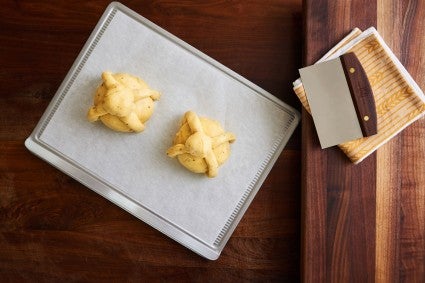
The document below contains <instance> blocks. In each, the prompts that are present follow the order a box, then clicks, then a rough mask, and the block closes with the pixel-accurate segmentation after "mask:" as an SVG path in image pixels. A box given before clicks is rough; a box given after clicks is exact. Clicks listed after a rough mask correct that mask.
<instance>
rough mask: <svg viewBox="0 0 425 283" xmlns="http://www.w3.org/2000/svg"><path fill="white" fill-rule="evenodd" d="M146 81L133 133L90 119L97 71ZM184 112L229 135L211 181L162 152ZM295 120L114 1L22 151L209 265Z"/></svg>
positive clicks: (223, 69)
mask: <svg viewBox="0 0 425 283" xmlns="http://www.w3.org/2000/svg"><path fill="white" fill-rule="evenodd" d="M105 70H110V71H112V72H126V73H130V74H133V75H136V76H139V77H141V78H143V79H144V80H145V81H146V82H147V83H148V84H149V85H150V87H151V88H153V89H155V90H158V91H160V92H161V93H162V96H161V98H160V100H159V101H157V102H156V105H155V107H156V109H155V112H154V114H153V116H152V117H151V119H150V120H149V121H148V122H147V125H146V126H147V127H146V130H145V131H144V132H143V133H139V134H126V133H116V132H113V131H111V130H109V129H108V128H106V127H105V126H103V125H102V124H101V123H100V122H97V123H89V122H88V121H87V120H86V113H87V110H88V109H89V107H90V106H91V105H92V103H93V93H94V91H95V89H96V87H97V86H98V85H99V83H100V74H101V73H102V71H105ZM187 110H193V111H195V112H196V113H198V114H199V115H200V116H206V117H209V118H213V119H215V120H218V121H220V122H221V124H222V125H223V127H224V129H225V130H227V131H231V132H233V133H235V135H236V137H237V140H236V142H235V143H234V144H232V145H231V151H232V152H231V156H230V158H229V159H228V160H227V162H226V163H225V164H224V165H223V166H221V167H220V168H219V174H218V176H217V177H216V178H213V179H211V178H207V177H205V176H204V175H197V174H193V173H191V172H188V171H187V170H186V169H184V168H183V167H182V166H181V165H180V164H179V163H178V162H177V160H176V159H171V158H169V157H167V155H166V154H165V152H166V150H167V149H168V148H169V147H170V146H171V143H172V139H173V137H174V134H175V133H176V131H177V130H178V125H179V120H180V119H181V117H182V115H183V114H184V113H185V112H186V111H187ZM298 121H299V114H298V113H297V112H296V111H295V110H294V109H293V108H291V107H289V106H288V105H286V104H284V103H283V102H281V101H280V100H278V99H276V98H275V97H274V96H272V95H270V94H269V93H267V92H266V91H264V90H262V89H261V88H259V87H258V86H255V85H254V84H252V83H250V82H248V81H247V80H245V79H244V78H242V77H241V76H239V75H237V74H236V73H234V72H232V71H231V70H229V69H227V68H226V67H224V66H223V65H221V64H219V63H218V62H216V61H214V60H213V59H211V58H209V57H208V56H206V55H205V54H202V53H201V52H199V51H198V50H196V49H194V48H193V47H191V46H190V45H188V44H186V43H184V42H183V41H181V40H179V39H178V38H176V37H174V36H173V35H171V34H169V33H168V32H166V31H164V30H163V29H161V28H159V27H158V26H156V25H154V24H153V23H151V22H149V21H148V20H146V19H144V18H143V17H141V16H140V15H138V14H136V13H135V12H133V11H131V10H129V9H128V8H126V7H125V6H123V5H121V4H119V3H116V2H114V3H111V4H110V5H109V6H108V8H107V9H106V11H105V13H104V15H103V16H102V18H101V19H100V21H99V23H98V25H97V26H96V28H95V30H94V31H93V33H92V35H91V36H90V38H89V40H88V41H87V43H86V45H85V46H84V48H83V50H82V51H81V53H80V55H79V57H78V58H77V60H76V61H75V63H74V65H73V67H72V68H71V70H70V72H69V73H68V75H67V77H66V78H65V80H64V82H63V83H62V85H61V87H60V89H59V90H58V92H57V93H56V95H55V97H54V99H53V100H52V103H51V104H50V105H49V108H48V109H47V110H46V112H45V114H44V115H43V117H42V118H41V120H40V122H39V124H38V125H37V127H36V129H35V130H34V132H33V133H32V135H31V137H29V139H28V140H27V142H26V145H27V147H28V148H29V149H30V150H31V151H33V152H34V153H36V154H37V155H39V156H40V157H41V158H43V159H45V160H47V161H48V162H50V163H52V164H53V165H54V166H56V167H58V168H59V169H61V170H62V171H64V172H65V173H67V174H69V175H71V176H72V177H74V178H75V179H77V180H79V181H80V182H82V183H83V184H85V185H87V186H88V187H89V188H91V189H93V190H94V191H96V192H98V193H99V194H101V195H102V196H104V197H106V198H108V199H109V200H111V201H112V202H114V203H116V204H117V205H119V206H121V207H122V208H124V209H126V210H127V211H129V212H130V213H132V214H134V215H135V216H137V217H139V218H140V219H142V220H144V221H145V222H147V223H148V224H150V225H152V226H153V227H155V228H157V229H159V230H161V231H162V232H163V233H165V234H167V235H168V236H170V237H172V238H174V239H175V240H177V241H179V242H180V243H182V244H183V245H185V246H187V247H189V248H191V249H192V250H194V251H195V252H197V253H199V254H201V255H203V256H205V257H207V258H210V259H215V258H217V257H218V256H219V254H220V252H221V250H222V249H223V247H224V245H225V243H226V242H227V240H228V238H229V237H230V235H231V233H232V231H233V230H234V228H235V227H236V225H237V223H238V222H239V220H240V218H241V217H242V215H243V213H244V211H245V210H246V209H247V207H248V205H249V203H250V202H251V200H252V198H253V197H254V195H255V193H256V192H257V191H258V189H259V188H260V187H261V184H262V182H263V181H264V179H265V177H266V176H267V174H268V172H269V171H270V169H271V167H272V165H273V163H274V162H275V160H276V159H277V157H278V156H279V154H280V152H281V151H282V149H283V147H284V145H285V144H286V142H287V140H288V139H289V137H290V135H291V134H292V132H293V130H294V129H295V127H296V125H297V124H298Z"/></svg>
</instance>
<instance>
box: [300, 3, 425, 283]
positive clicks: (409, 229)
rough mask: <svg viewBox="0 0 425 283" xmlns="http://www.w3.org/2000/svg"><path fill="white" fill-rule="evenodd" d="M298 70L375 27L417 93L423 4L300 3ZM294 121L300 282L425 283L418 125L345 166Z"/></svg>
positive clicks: (423, 145)
mask: <svg viewBox="0 0 425 283" xmlns="http://www.w3.org/2000/svg"><path fill="white" fill-rule="evenodd" d="M304 13H305V26H304V27H305V34H304V36H305V37H304V38H305V43H306V48H305V56H304V59H305V64H307V65H308V64H312V63H314V62H315V61H316V60H318V59H319V58H320V57H321V56H322V55H324V54H325V53H326V51H327V50H329V49H330V48H331V47H333V46H334V45H335V44H336V43H337V42H338V41H339V40H341V39H342V38H343V37H344V36H345V35H347V34H348V33H349V32H350V31H351V30H352V29H353V28H355V27H359V28H360V29H365V28H368V27H369V26H375V27H377V29H378V31H379V32H380V33H381V35H382V36H383V38H384V40H385V41H386V42H387V43H388V44H389V46H390V48H392V50H393V51H394V53H395V55H396V56H397V57H398V58H399V59H400V60H401V62H402V64H404V65H405V67H406V68H407V70H408V71H409V72H410V73H411V75H412V77H413V78H414V79H415V80H416V81H417V82H418V84H419V86H420V87H421V88H422V89H424V87H425V84H424V81H425V80H424V79H425V67H424V66H425V51H424V48H423V46H424V43H425V29H423V26H424V23H425V22H424V20H423V17H424V16H425V1H423V0H419V1H396V0H393V1H392V0H389V1H381V0H377V1H366V0H356V1H343V0H337V1H326V0H305V1H304ZM302 116H303V120H302V160H303V163H302V164H303V165H302V192H303V194H302V195H303V201H302V203H303V206H302V268H301V270H302V276H303V279H304V280H305V281H306V282H373V281H377V282H424V281H425V270H424V267H425V179H424V172H425V136H424V129H425V120H424V119H423V118H422V119H421V120H419V121H417V122H415V123H414V124H412V125H411V126H410V127H408V128H407V129H406V130H404V131H403V132H402V133H401V134H399V135H397V136H396V137H395V138H393V139H392V140H391V141H390V142H389V143H387V144H386V145H384V146H382V147H381V148H380V149H379V150H378V151H377V152H376V153H374V154H373V155H372V156H370V157H368V158H367V159H366V160H364V161H362V162H361V163H360V164H359V165H352V164H351V163H350V162H349V161H348V158H347V157H345V156H344V154H343V153H342V151H340V150H339V149H338V148H336V147H334V148H330V149H327V150H321V149H320V146H319V142H318V139H317V135H316V133H315V130H314V126H313V122H312V120H311V117H310V116H309V114H308V113H307V112H305V111H303V115H302Z"/></svg>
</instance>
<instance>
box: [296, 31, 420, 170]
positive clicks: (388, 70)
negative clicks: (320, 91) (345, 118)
mask: <svg viewBox="0 0 425 283" xmlns="http://www.w3.org/2000/svg"><path fill="white" fill-rule="evenodd" d="M347 52H354V53H355V54H356V55H357V57H358V59H359V61H360V63H361V64H362V66H363V68H364V70H365V72H366V75H367V77H368V79H369V82H370V85H371V87H372V91H373V95H374V98H375V104H376V112H377V118H378V121H377V124H378V134H376V135H374V136H370V137H364V138H360V139H356V140H353V141H349V142H345V143H342V144H339V145H338V146H339V147H340V148H341V149H342V150H343V151H344V153H345V154H346V155H347V156H348V158H350V160H351V161H352V162H353V163H359V162H361V161H362V160H363V159H365V158H366V157H367V156H369V155H370V154H371V153H373V152H374V151H375V150H376V149H378V148H379V147H380V146H381V145H383V144H384V143H386V142H387V141H388V140H390V139H391V138H392V137H394V136H395V135H397V134H398V133H399V132H401V131H402V130H403V129H404V128H406V127H407V126H408V125H410V124H411V123H413V122H414V121H416V120H417V119H419V118H421V117H422V116H423V115H424V114H425V95H424V93H423V92H422V90H421V89H420V88H419V86H418V85H417V84H416V82H415V81H414V80H413V78H412V77H411V76H410V74H409V73H408V72H407V71H406V69H405V68H404V66H403V65H402V64H401V63H400V61H399V60H398V59H397V58H396V57H395V55H394V53H393V52H392V51H391V49H390V48H389V47H388V46H387V45H386V43H385V42H384V40H383V39H382V37H381V36H380V35H379V33H378V32H377V31H376V29H375V28H373V27H371V28H369V29H367V30H365V31H364V32H361V31H360V30H359V29H358V28H356V29H354V30H353V31H352V32H351V33H350V34H349V35H347V36H346V37H345V38H344V39H343V40H342V41H341V42H339V43H338V44H337V45H336V46H335V47H334V48H332V49H331V50H330V51H329V52H328V53H327V54H326V55H325V56H323V57H322V58H321V59H320V60H319V61H318V62H317V63H319V62H323V61H326V60H330V59H334V58H337V57H338V56H340V55H342V54H344V53H347ZM294 91H295V94H296V95H297V96H298V98H299V99H300V101H301V103H302V104H303V106H304V107H305V109H306V110H307V112H309V113H310V114H311V112H310V107H309V105H308V101H307V97H306V95H305V92H304V88H303V86H302V82H301V80H300V79H298V80H296V81H295V82H294Z"/></svg>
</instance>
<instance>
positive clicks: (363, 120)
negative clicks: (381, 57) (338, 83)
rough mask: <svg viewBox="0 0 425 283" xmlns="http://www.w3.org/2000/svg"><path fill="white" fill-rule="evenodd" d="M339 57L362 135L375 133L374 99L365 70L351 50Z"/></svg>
mask: <svg viewBox="0 0 425 283" xmlns="http://www.w3.org/2000/svg"><path fill="white" fill-rule="evenodd" d="M340 59H341V63H342V66H343V69H344V73H345V77H346V79H347V83H348V86H349V88H350V93H351V98H352V99H353V103H354V107H355V109H356V113H357V118H358V120H359V123H360V128H361V129H362V133H363V136H364V137H367V136H372V135H375V134H376V133H377V132H378V129H377V117H376V107H375V99H374V97H373V92H372V88H371V86H370V83H369V80H368V78H367V76H366V72H365V71H364V69H363V67H362V64H361V63H360V61H359V59H358V58H357V56H356V55H355V54H354V53H353V52H350V53H346V54H344V55H342V56H341V57H340Z"/></svg>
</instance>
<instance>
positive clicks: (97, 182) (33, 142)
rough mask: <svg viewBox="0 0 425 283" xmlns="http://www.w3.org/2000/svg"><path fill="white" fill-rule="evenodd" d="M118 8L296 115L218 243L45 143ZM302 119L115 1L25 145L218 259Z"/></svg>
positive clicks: (165, 231)
mask: <svg viewBox="0 0 425 283" xmlns="http://www.w3.org/2000/svg"><path fill="white" fill-rule="evenodd" d="M117 10H119V11H121V12H123V13H125V14H127V15H128V16H130V17H132V18H134V19H136V20H137V21H139V22H141V23H143V24H145V25H147V26H149V27H150V28H152V29H153V30H155V31H156V32H158V33H160V34H162V35H163V36H166V37H168V38H170V39H171V40H172V41H174V42H175V43H176V44H179V45H181V46H182V47H184V48H185V49H187V50H189V51H190V52H192V53H193V54H195V55H196V56H199V57H201V58H202V59H204V60H205V61H207V62H208V63H209V64H211V65H213V66H214V67H216V68H218V69H220V70H222V71H223V72H225V73H227V74H228V75H230V76H231V77H233V78H234V79H236V80H237V81H239V82H241V83H243V84H245V85H247V86H249V87H250V88H252V89H254V90H256V92H257V93H258V94H260V95H262V96H264V97H266V98H268V99H270V100H271V101H273V102H274V103H277V104H278V105H279V106H280V107H283V108H284V109H285V110H286V111H287V112H288V113H290V114H291V115H292V118H293V119H292V120H291V122H290V123H289V124H288V125H287V127H286V129H283V130H284V131H285V135H284V136H283V137H282V140H281V142H280V144H279V146H278V147H277V148H276V150H275V152H274V154H273V156H272V157H271V158H270V160H269V161H268V166H266V167H265V168H264V170H263V171H262V172H261V175H260V176H259V178H258V179H257V182H256V185H255V186H254V187H253V188H252V190H250V191H249V192H248V194H247V196H246V198H245V200H244V202H243V204H242V206H241V207H239V209H238V210H237V215H236V216H234V217H233V220H232V222H231V225H230V226H229V227H228V228H227V229H226V230H225V235H224V236H223V237H222V239H221V241H220V242H219V243H218V244H217V245H215V244H214V245H210V244H207V243H205V242H204V241H202V240H201V239H199V238H196V237H194V236H193V235H191V234H189V233H188V232H186V231H184V230H183V229H181V228H179V227H177V226H175V225H174V224H173V223H171V222H170V221H168V220H167V219H165V218H163V217H161V216H160V215H158V214H156V213H155V212H153V211H151V210H149V209H147V208H146V207H144V206H143V205H141V204H140V203H138V202H137V201H135V200H133V199H131V198H130V197H128V196H126V195H124V194H122V193H120V192H119V191H117V190H115V189H114V188H113V186H112V185H110V184H108V183H107V182H105V181H104V180H102V178H101V177H99V176H96V175H95V174H93V173H91V172H89V171H87V170H86V169H83V168H82V167H80V166H78V164H77V163H76V162H74V161H73V160H70V159H69V158H67V157H66V156H64V155H63V154H61V153H60V152H58V151H56V150H55V149H53V148H51V147H49V146H48V145H47V144H45V143H43V142H42V141H41V140H40V139H39V136H40V135H41V133H42V131H43V130H44V129H43V128H44V127H45V126H46V123H45V121H46V120H48V119H49V117H51V116H52V115H53V114H54V112H55V111H56V109H57V107H58V105H59V104H60V103H61V100H62V99H63V97H64V96H65V95H66V94H65V95H63V93H64V92H66V89H67V88H69V86H70V85H71V84H72V83H73V80H74V79H75V77H76V74H78V72H79V71H80V69H79V68H80V66H81V64H82V63H84V62H83V61H84V60H86V59H87V58H86V57H87V53H88V52H91V51H90V49H91V48H92V46H93V43H94V42H95V41H96V40H98V37H99V36H101V33H102V32H103V31H102V29H106V28H107V21H108V20H110V14H111V13H115V12H116V11H117ZM105 24H106V26H105ZM299 121H300V114H299V112H298V111H297V110H295V109H294V108H292V107H291V106H289V105H286V104H285V103H283V102H282V101H280V100H279V99H277V98H276V97H274V96H273V95H271V94H269V93H268V92H266V91H265V90H263V89H261V88H260V87H258V86H256V85H254V84H253V83H251V82H249V81H248V80H246V79H245V78H243V77H242V76H240V75H238V74H237V73H235V72H233V71H232V70H230V69H229V68H227V67H225V66H224V65H222V64H221V63H219V62H217V61H215V60H214V59H212V58H210V57H208V56H207V55H205V54H203V53H202V52H200V51H199V50H197V49H195V48H194V47H192V46H191V45H189V44H187V43H186V42H184V41H182V40H181V39H179V38H177V37H175V36H174V35H172V34H170V33H169V32H167V31H165V30H163V29H162V28H160V27H158V26H156V25H155V24H153V23H151V22H150V21H149V20H147V19H145V18H144V17H142V16H141V15H139V14H137V13H136V12H134V11H133V10H131V9H129V8H127V7H126V6H124V5H122V4H121V3H119V2H112V3H110V4H109V5H108V7H107V8H106V10H105V12H104V13H103V15H102V16H101V18H100V20H99V21H98V23H97V25H96V27H95V28H94V30H93V32H92V33H91V35H90V37H89V38H88V40H87V42H86V43H85V45H84V46H83V48H82V50H81V51H80V53H79V55H78V57H77V58H76V60H75V62H74V64H73V65H72V67H71V68H70V70H69V72H68V74H67V75H66V77H65V79H64V81H63V82H62V84H61V85H60V87H59V89H58V90H57V92H56V94H55V96H54V97H53V99H52V101H51V102H50V104H49V106H48V107H47V109H46V111H45V112H44V114H43V116H42V117H41V118H40V121H39V122H38V124H37V126H36V127H35V129H34V130H33V132H32V133H31V135H30V136H29V137H28V138H27V139H26V140H25V146H26V147H27V149H28V150H30V151H31V152H33V153H34V154H35V155H37V156H38V157H40V158H41V159H43V160H45V161H47V162H48V163H49V164H51V165H52V166H54V167H56V168H57V169H59V170H60V171H62V172H64V173H65V174H67V175H69V176H71V177H72V178H74V179H75V180H77V181H79V182H80V183H81V184H83V185H85V186H86V187H88V188H90V189H91V190H93V191H94V192H96V193H98V194H99V195H101V196H103V197H104V198H106V199H108V200H109V201H111V202H112V203H114V204H115V205H117V206H119V207H121V208H122V209H124V210H125V211H127V212H129V213H130V214H132V215H134V216H136V217H137V218H139V219H140V220H142V221H143V222H145V223H146V224H148V225H150V226H152V227H153V228H155V229H157V230H158V231H160V232H162V233H163V234H165V235H167V236H168V237H170V238H172V239H174V240H175V241H177V242H178V243H180V244H182V245H183V246H185V247H187V248H189V249H190V250H192V251H194V252H195V253H197V254H199V255H201V256H203V257H205V258H207V259H210V260H215V259H217V258H218V257H219V256H220V254H221V251H222V250H223V248H224V246H225V245H226V243H227V241H228V240H229V238H230V236H231V235H232V233H233V231H234V229H235V228H236V226H237V225H238V223H239V221H240V220H241V218H242V216H243V215H244V213H245V211H246V210H247V208H248V207H249V205H250V203H251V202H252V200H253V198H254V197H255V195H256V193H257V192H258V190H259V189H260V187H261V185H262V183H263V182H264V180H265V178H266V177H267V175H268V173H269V172H270V170H271V169H272V165H273V164H274V163H275V162H276V160H277V158H278V157H279V155H280V154H281V152H282V150H283V148H284V147H285V145H286V143H287V142H288V140H289V138H290V137H291V135H292V133H293V131H294V130H295V128H296V126H297V125H298V123H299Z"/></svg>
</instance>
